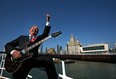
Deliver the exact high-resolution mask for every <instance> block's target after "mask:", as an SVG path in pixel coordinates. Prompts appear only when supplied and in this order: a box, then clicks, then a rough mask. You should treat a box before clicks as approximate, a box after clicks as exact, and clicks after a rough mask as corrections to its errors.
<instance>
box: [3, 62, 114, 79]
mask: <svg viewBox="0 0 116 79" xmlns="http://www.w3.org/2000/svg"><path fill="white" fill-rule="evenodd" d="M55 66H56V70H57V72H58V73H60V74H62V70H61V64H55ZM65 67H66V75H67V76H69V77H72V78H74V79H116V64H111V63H98V62H85V61H76V62H75V63H71V64H65ZM4 75H5V76H9V77H11V75H10V74H8V73H6V72H4ZM30 75H32V76H33V79H47V76H46V73H45V71H42V70H40V69H32V70H31V71H30ZM59 79H61V78H59Z"/></svg>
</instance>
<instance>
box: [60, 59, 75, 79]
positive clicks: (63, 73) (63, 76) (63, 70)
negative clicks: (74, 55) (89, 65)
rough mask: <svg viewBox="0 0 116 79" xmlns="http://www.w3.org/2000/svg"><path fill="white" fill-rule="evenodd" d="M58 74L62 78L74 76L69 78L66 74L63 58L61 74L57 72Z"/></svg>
mask: <svg viewBox="0 0 116 79" xmlns="http://www.w3.org/2000/svg"><path fill="white" fill-rule="evenodd" d="M58 76H59V77H61V78H62V79H74V78H71V77H68V76H66V72H65V63H64V61H63V60H62V75H61V74H58Z"/></svg>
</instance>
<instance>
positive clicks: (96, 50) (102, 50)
mask: <svg viewBox="0 0 116 79" xmlns="http://www.w3.org/2000/svg"><path fill="white" fill-rule="evenodd" d="M66 51H67V52H66V54H108V53H109V46H108V44H106V43H97V44H89V45H87V46H82V45H81V44H80V43H79V41H78V40H77V39H76V40H75V38H74V36H73V34H71V36H70V41H69V42H68V43H67V46H66Z"/></svg>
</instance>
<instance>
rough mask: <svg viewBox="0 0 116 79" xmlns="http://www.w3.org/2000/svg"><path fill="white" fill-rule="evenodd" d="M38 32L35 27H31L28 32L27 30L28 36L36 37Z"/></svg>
mask: <svg viewBox="0 0 116 79" xmlns="http://www.w3.org/2000/svg"><path fill="white" fill-rule="evenodd" d="M38 31H39V29H38V27H37V26H32V27H31V28H30V30H29V34H30V35H31V36H36V35H37V34H38Z"/></svg>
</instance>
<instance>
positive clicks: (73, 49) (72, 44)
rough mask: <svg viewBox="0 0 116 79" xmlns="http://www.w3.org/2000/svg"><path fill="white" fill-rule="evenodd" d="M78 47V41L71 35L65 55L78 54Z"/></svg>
mask: <svg viewBox="0 0 116 79" xmlns="http://www.w3.org/2000/svg"><path fill="white" fill-rule="evenodd" d="M80 47H81V44H80V43H79V41H78V40H77V39H75V38H74V36H73V34H71V36H70V41H69V42H68V43H67V54H80Z"/></svg>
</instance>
